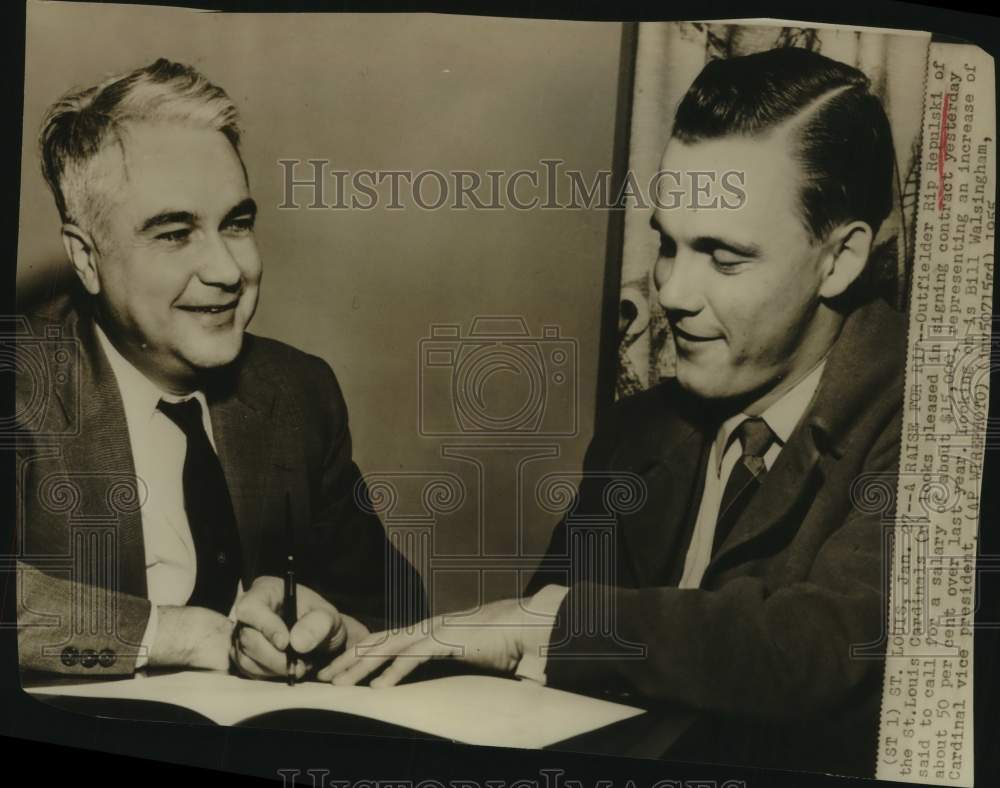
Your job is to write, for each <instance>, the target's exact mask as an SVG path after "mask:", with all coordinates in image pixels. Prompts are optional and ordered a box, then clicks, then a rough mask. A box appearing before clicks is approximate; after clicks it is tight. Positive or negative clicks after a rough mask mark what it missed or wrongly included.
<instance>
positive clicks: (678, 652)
mask: <svg viewBox="0 0 1000 788" xmlns="http://www.w3.org/2000/svg"><path fill="white" fill-rule="evenodd" d="M899 435H900V414H899V412H898V411H897V412H896V414H895V415H894V416H893V417H892V418H891V419H890V420H889V421H888V423H886V424H885V425H884V429H883V430H882V432H881V433H880V434H879V438H878V440H877V441H876V442H875V444H874V445H873V447H872V449H871V450H870V452H869V453H868V456H867V458H866V460H865V462H864V468H863V469H862V473H878V474H883V473H885V474H894V473H895V472H896V469H897V466H898V459H899ZM597 453H599V452H597ZM581 494H583V491H581ZM843 494H844V496H845V497H846V496H847V495H848V490H846V489H845V490H844V491H843ZM560 528H562V529H563V530H564V528H565V526H564V524H560ZM554 538H560V537H559V532H558V530H557V533H556V535H555V537H554ZM562 538H564V537H562ZM883 567H884V563H883V529H882V521H881V518H880V516H879V515H873V514H866V513H863V512H860V511H857V510H851V512H850V514H848V516H847V517H846V520H845V522H844V523H843V525H842V526H841V527H839V528H836V529H835V530H833V531H832V532H830V533H829V535H828V536H827V537H826V539H825V542H824V543H823V544H822V545H821V546H819V549H818V550H817V552H816V553H815V558H814V561H813V563H812V565H811V567H810V568H809V571H808V573H807V575H806V576H805V579H804V580H803V581H801V582H795V583H791V584H789V585H786V586H782V587H778V588H776V589H775V588H772V589H768V588H767V587H766V586H765V584H764V581H763V580H762V579H760V578H758V577H753V576H742V577H736V578H733V579H731V580H729V581H728V582H726V583H725V584H724V585H722V586H721V587H719V588H717V589H714V590H705V589H679V588H675V587H645V588H618V587H609V586H599V585H595V584H594V583H591V582H587V581H584V582H581V583H577V584H574V585H573V586H572V587H571V589H570V592H569V593H568V594H567V596H566V597H565V599H564V600H563V603H562V605H561V606H560V609H559V613H558V615H557V621H556V626H555V628H554V630H553V633H552V636H551V638H550V641H549V642H550V651H549V660H548V677H549V681H550V682H551V683H553V684H556V685H566V686H579V685H595V686H600V687H603V688H606V687H613V688H618V689H621V690H624V691H631V692H637V693H639V694H641V695H643V696H646V697H649V698H653V699H657V700H662V701H669V702H672V703H679V704H682V705H685V706H688V707H691V708H694V709H698V710H703V711H709V712H715V713H720V714H725V715H734V716H749V717H752V718H756V719H765V720H773V721H781V720H795V719H806V718H810V717H815V716H817V715H822V714H823V713H824V712H825V711H826V710H828V709H832V708H834V707H836V706H838V705H839V704H842V703H844V702H845V700H846V699H847V698H849V697H851V696H852V693H853V692H854V691H856V690H857V691H862V690H860V689H859V688H860V687H861V686H862V685H865V686H868V685H869V682H870V681H871V680H872V678H873V674H875V673H877V672H878V671H879V670H880V668H881V664H882V663H881V662H880V661H879V660H878V659H872V658H867V659H866V658H863V657H859V656H855V655H853V654H852V646H862V645H865V644H871V643H873V642H876V641H878V640H879V639H880V637H881V636H882V633H883V627H884V620H885V600H884V590H883V585H884V580H883V575H884V569H883ZM541 584H544V583H543V582H542V583H541ZM537 585H538V583H536V582H535V581H533V583H532V586H531V587H532V588H533V587H536V586H537ZM602 616H603V619H602ZM595 617H596V618H597V619H599V620H598V621H597V622H596V625H593V626H590V627H587V628H586V629H587V631H581V629H580V627H579V626H578V625H575V624H573V623H572V622H579V621H589V622H593V620H594V619H595ZM621 641H629V642H632V643H640V644H643V645H644V646H645V656H643V657H640V658H620V659H616V658H608V657H607V656H593V655H595V654H597V655H601V654H614V653H615V651H616V648H617V647H618V644H619V643H620V642H621Z"/></svg>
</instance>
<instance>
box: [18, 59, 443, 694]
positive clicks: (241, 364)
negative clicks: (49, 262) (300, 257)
mask: <svg viewBox="0 0 1000 788" xmlns="http://www.w3.org/2000/svg"><path fill="white" fill-rule="evenodd" d="M239 139H240V135H239V129H238V125H237V111H236V108H235V106H234V105H233V103H232V102H231V101H230V99H229V97H228V96H227V95H226V93H225V92H224V91H223V90H221V89H220V88H218V87H217V86H215V85H213V84H211V83H210V82H208V81H207V80H206V79H205V78H204V77H203V76H202V75H201V74H199V73H198V72H197V71H195V70H194V69H192V68H190V67H188V66H185V65H181V64H177V63H171V62H168V61H166V60H158V61H156V62H155V63H153V64H151V65H149V66H147V67H145V68H141V69H138V70H136V71H133V72H131V73H129V74H124V75H120V76H116V77H113V78H111V79H108V80H107V81H105V82H103V83H101V84H99V85H97V86H94V87H91V88H88V89H85V90H81V91H78V92H74V93H72V94H70V95H67V96H66V97H64V98H63V99H61V100H60V101H59V102H57V103H56V104H55V105H54V106H53V107H52V108H51V110H50V111H49V113H48V116H47V117H46V118H45V121H44V124H43V128H42V133H41V153H42V168H43V173H44V175H45V178H46V180H47V182H48V184H49V186H50V187H51V189H52V193H53V195H54V196H55V200H56V205H57V207H58V209H59V214H60V217H61V219H62V238H63V244H64V246H65V249H66V254H67V255H68V257H69V261H70V263H71V264H72V266H73V269H74V271H75V273H76V277H77V280H78V283H79V285H80V288H79V292H77V293H74V294H73V295H72V296H69V297H64V298H62V299H58V300H56V301H55V302H53V303H50V304H47V305H45V306H44V307H43V308H42V309H40V310H38V311H37V312H36V313H35V314H32V315H31V318H30V330H31V336H33V337H36V338H51V337H59V339H60V342H61V344H59V343H57V344H59V350H58V351H57V352H60V353H63V354H64V355H63V356H62V357H61V361H60V362H59V365H60V370H61V373H60V375H58V376H56V377H54V378H53V380H54V383H53V389H52V391H50V392H48V393H49V394H52V395H53V396H49V397H48V398H47V399H46V398H43V399H44V401H43V402H42V407H41V408H37V407H34V406H33V403H35V402H37V401H38V399H37V397H38V395H39V392H38V390H37V388H38V382H39V381H38V378H37V376H33V375H31V374H21V375H19V376H18V380H17V388H18V405H19V407H18V413H20V414H23V418H22V421H21V423H20V424H19V425H18V428H19V429H18V460H19V463H18V494H19V505H18V512H19V524H18V534H19V541H18V556H19V564H18V570H19V571H18V574H19V583H18V624H19V651H20V660H21V664H22V667H23V668H26V669H32V670H44V671H57V672H62V673H81V674H86V675H95V674H101V675H106V674H116V673H125V674H127V673H131V672H132V671H133V670H135V669H136V668H139V667H142V666H143V665H147V664H148V665H149V666H151V667H152V666H192V667H202V668H216V669H226V668H227V667H229V665H230V662H231V661H233V662H235V664H236V666H237V667H238V668H239V669H240V670H241V671H242V672H244V673H246V674H249V675H252V676H258V677H262V676H274V675H284V674H285V672H286V654H285V649H286V647H287V646H288V645H289V643H290V644H291V646H292V647H293V649H294V650H295V651H296V652H297V653H298V654H299V655H300V656H301V659H297V661H296V663H295V670H296V672H297V675H299V676H303V675H304V674H305V673H306V672H307V671H309V670H313V669H316V668H318V667H323V666H324V665H326V663H328V662H329V660H330V659H331V658H332V657H333V656H335V655H336V654H337V653H339V652H340V651H342V650H343V648H344V646H345V643H353V642H356V641H358V640H359V639H361V638H362V637H364V636H365V635H367V634H368V633H369V631H370V630H371V629H376V628H382V627H384V626H386V625H387V624H389V623H390V622H392V621H393V619H395V620H396V621H395V623H396V624H400V623H405V622H406V621H409V620H413V619H415V618H419V617H420V616H422V615H424V614H425V612H426V611H425V602H424V595H423V587H422V584H421V581H420V579H419V577H418V576H417V575H416V574H415V572H414V571H413V569H412V567H410V565H409V564H408V563H407V561H406V560H405V559H404V558H403V557H402V556H401V555H400V554H398V553H397V552H396V550H395V549H394V548H393V547H392V546H391V545H390V544H389V543H388V541H387V539H386V537H385V533H384V530H383V528H382V526H381V523H380V522H379V520H378V518H377V517H376V516H374V514H372V513H371V512H370V511H367V510H366V507H365V505H364V502H365V490H364V485H363V483H361V481H360V473H359V471H358V469H357V467H356V466H355V464H354V463H353V462H352V459H351V438H350V433H349V431H348V426H347V409H346V406H345V404H344V399H343V397H342V395H341V391H340V388H339V386H338V384H337V380H336V378H335V377H334V374H333V372H332V371H331V369H330V368H329V366H328V365H327V364H326V363H325V362H323V361H322V360H320V359H319V358H316V357H314V356H310V355H307V354H305V353H303V352H301V351H298V350H295V349H294V348H291V347H289V346H287V345H284V344H282V343H280V342H276V341H273V340H268V339H263V338H260V337H255V336H253V335H251V334H248V333H247V332H246V328H247V325H248V323H249V322H250V319H251V318H252V317H253V314H254V311H255V309H256V306H257V299H258V292H259V286H260V280H261V270H262V265H261V259H260V256H259V254H258V250H257V244H256V241H255V239H254V220H255V217H256V213H257V206H256V204H255V203H254V200H253V199H252V197H251V196H250V189H249V183H248V178H247V172H246V168H245V166H244V162H243V161H242V159H241V156H240V152H239ZM67 343H68V344H67ZM41 344H42V346H43V353H44V351H45V348H46V347H49V346H47V345H45V343H44V342H43V343H41ZM22 346H23V354H22V359H23V360H24V361H25V362H26V364H25V365H22V366H21V367H20V369H23V370H27V371H28V372H30V370H31V366H30V364H28V363H27V362H28V361H30V359H29V356H28V355H27V354H29V353H30V352H31V351H33V350H37V349H38V347H37V346H36V345H33V344H32V343H30V342H29V343H22ZM52 347H54V346H52ZM70 351H75V352H70ZM49 360H51V359H49ZM290 551H291V552H294V554H295V556H296V559H297V565H296V569H297V572H298V579H299V581H300V583H301V585H300V586H299V588H298V614H299V618H298V620H297V622H296V623H295V624H294V625H293V626H292V627H291V630H290V631H289V628H288V627H286V625H285V623H284V622H283V615H282V614H283V611H282V601H283V600H282V581H281V580H280V579H279V578H280V575H281V574H282V572H283V570H284V567H285V561H286V556H287V555H288V553H289V552H290ZM390 580H391V585H392V589H391V591H392V594H391V596H392V599H391V600H390V598H389V597H390V595H389V594H387V586H389V585H390ZM234 624H235V630H234Z"/></svg>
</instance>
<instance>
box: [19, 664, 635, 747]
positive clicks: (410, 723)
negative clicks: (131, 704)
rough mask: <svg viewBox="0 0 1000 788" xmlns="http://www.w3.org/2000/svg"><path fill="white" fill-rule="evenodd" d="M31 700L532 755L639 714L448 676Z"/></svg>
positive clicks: (185, 685)
mask: <svg viewBox="0 0 1000 788" xmlns="http://www.w3.org/2000/svg"><path fill="white" fill-rule="evenodd" d="M29 692H31V693H33V694H36V695H63V696H72V697H80V698H108V699H115V700H142V701H156V702H160V703H170V704H173V705H175V706H183V707H185V708H188V709H191V710H192V711H194V712H197V713H198V714H201V715H203V716H205V717H207V718H209V719H210V720H212V721H214V722H216V723H218V724H219V725H234V724H236V723H238V722H241V721H243V720H246V719H249V718H251V717H255V716H257V715H260V714H265V713H268V712H272V711H280V710H283V709H318V710H323V711H332V712H341V713H345V714H354V715H357V716H360V717H368V718H370V719H375V720H380V721H382V722H388V723H391V724H393V725H400V726H402V727H405V728H410V729H412V730H415V731H420V732H422V733H428V734H431V735H433V736H441V737H443V738H446V739H453V740H455V741H460V742H465V743H467V744H483V745H490V746H495V747H520V748H537V747H545V746H548V745H550V744H554V743H555V742H558V741H562V740H564V739H568V738H570V737H572V736H578V735H580V734H582V733H586V732H588V731H591V730H595V729H597V728H602V727H604V726H605V725H610V724H612V723H615V722H619V721H621V720H625V719H629V718H630V717H635V716H636V715H639V714H643V713H644V711H643V709H640V708H636V707H634V706H625V705H622V704H619V703H611V702H609V701H603V700H598V699H595V698H589V697H586V696H584V695H576V694H574V693H572V692H563V691H562V690H557V689H552V688H551V687H543V686H541V685H538V684H535V683H533V682H522V681H515V680H511V679H501V678H492V677H488V676H451V677H448V678H443V679H433V680H430V681H422V682H416V683H413V684H403V685H399V686H395V687H389V688H383V689H372V688H371V687H335V686H333V685H331V684H324V683H319V682H311V681H307V682H302V683H299V684H296V685H295V686H292V687H289V686H287V685H286V684H283V683H278V682H270V681H253V680H250V679H243V678H239V677H238V676H230V675H227V674H221V673H210V672H198V671H184V672H179V673H171V674H167V675H161V676H151V677H144V676H139V677H137V678H131V679H123V680H121V681H107V682H99V683H87V684H77V685H55V686H50V687H33V688H31V689H30V690H29Z"/></svg>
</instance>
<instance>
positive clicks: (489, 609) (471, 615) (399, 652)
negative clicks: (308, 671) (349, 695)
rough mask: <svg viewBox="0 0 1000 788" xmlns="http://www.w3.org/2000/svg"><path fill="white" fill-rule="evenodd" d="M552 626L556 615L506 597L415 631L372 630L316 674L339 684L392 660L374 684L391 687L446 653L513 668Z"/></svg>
mask: <svg viewBox="0 0 1000 788" xmlns="http://www.w3.org/2000/svg"><path fill="white" fill-rule="evenodd" d="M551 629H552V623H551V620H550V621H546V620H545V619H544V617H539V616H538V615H535V614H532V613H529V612H528V611H527V610H525V609H524V607H523V605H522V603H521V601H520V600H517V599H503V600H500V601H499V602H491V603H490V604H488V605H483V606H482V607H480V608H479V609H473V610H467V611H463V612H460V613H449V614H447V615H444V616H435V617H434V618H430V619H427V620H426V621H423V622H421V623H419V624H416V625H415V626H414V627H412V628H411V629H410V630H405V629H404V630H396V631H392V632H378V633H376V634H374V635H370V636H368V637H367V638H365V639H364V640H362V641H361V642H359V643H358V644H357V645H356V646H354V647H353V648H348V649H347V650H346V651H345V652H344V653H343V654H341V655H340V656H339V657H337V658H336V659H335V660H334V661H333V662H331V663H330V665H329V666H327V667H326V668H324V669H323V670H321V671H320V672H319V674H318V676H317V678H318V679H319V680H320V681H329V680H332V682H333V683H334V684H337V685H350V684H357V683H358V682H359V681H361V679H363V678H364V677H365V676H367V675H369V674H370V673H372V672H373V671H374V670H376V669H378V668H379V667H380V666H382V665H383V664H384V663H386V662H387V661H389V660H392V664H391V665H389V667H387V668H386V669H385V671H384V672H383V673H382V674H381V675H380V676H378V677H377V678H375V679H373V680H372V682H371V686H373V687H391V686H393V685H394V684H396V683H397V682H398V681H400V679H402V678H404V677H405V676H407V675H408V674H409V673H410V672H411V671H413V669H414V668H416V667H417V666H418V665H422V664H423V663H424V662H427V661H428V660H430V659H442V658H454V659H460V660H463V661H465V662H468V663H470V664H472V665H476V666H477V667H481V668H487V669H490V670H497V671H501V672H505V673H513V672H514V670H515V669H516V668H517V664H518V662H520V660H521V657H522V656H524V654H525V651H526V650H527V649H534V648H537V647H538V646H540V645H543V644H544V643H546V642H547V641H548V635H549V633H550V631H551Z"/></svg>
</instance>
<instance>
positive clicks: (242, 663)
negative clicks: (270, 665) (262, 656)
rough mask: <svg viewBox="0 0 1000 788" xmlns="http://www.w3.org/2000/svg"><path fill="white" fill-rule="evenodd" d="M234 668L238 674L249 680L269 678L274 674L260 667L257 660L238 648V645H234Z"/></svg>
mask: <svg viewBox="0 0 1000 788" xmlns="http://www.w3.org/2000/svg"><path fill="white" fill-rule="evenodd" d="M234 650H235V659H234V662H235V663H236V667H237V669H238V670H239V672H240V673H241V674H242V675H244V676H246V677H248V678H251V679H263V678H270V677H271V676H273V675H274V674H273V673H272V672H271V671H269V670H268V669H267V668H265V667H264V666H263V665H261V664H260V663H259V662H257V660H255V659H254V658H253V657H251V656H250V655H249V654H247V653H246V652H245V651H243V649H241V648H240V646H239V644H238V643H237V644H234Z"/></svg>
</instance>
